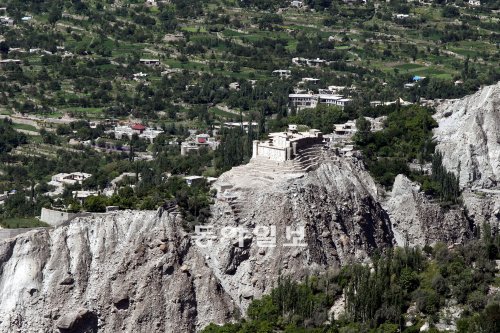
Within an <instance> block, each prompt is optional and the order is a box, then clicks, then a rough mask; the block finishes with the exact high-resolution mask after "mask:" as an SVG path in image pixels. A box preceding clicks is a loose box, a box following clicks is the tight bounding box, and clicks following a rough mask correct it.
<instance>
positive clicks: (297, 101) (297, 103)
mask: <svg viewBox="0 0 500 333" xmlns="http://www.w3.org/2000/svg"><path fill="white" fill-rule="evenodd" d="M323 91H324V89H323ZM288 99H289V106H290V108H295V109H296V110H298V111H300V110H303V109H309V108H315V107H316V106H317V105H318V104H326V105H330V106H339V107H341V108H344V107H345V106H346V105H348V104H349V103H351V102H352V100H351V99H350V98H345V97H344V96H342V95H334V94H317V95H316V94H289V95H288Z"/></svg>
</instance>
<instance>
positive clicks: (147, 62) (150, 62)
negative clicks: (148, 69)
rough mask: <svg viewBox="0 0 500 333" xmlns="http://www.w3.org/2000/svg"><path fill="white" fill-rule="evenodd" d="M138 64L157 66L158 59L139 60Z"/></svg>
mask: <svg viewBox="0 0 500 333" xmlns="http://www.w3.org/2000/svg"><path fill="white" fill-rule="evenodd" d="M139 62H140V63H141V64H143V65H146V66H158V65H160V59H139Z"/></svg>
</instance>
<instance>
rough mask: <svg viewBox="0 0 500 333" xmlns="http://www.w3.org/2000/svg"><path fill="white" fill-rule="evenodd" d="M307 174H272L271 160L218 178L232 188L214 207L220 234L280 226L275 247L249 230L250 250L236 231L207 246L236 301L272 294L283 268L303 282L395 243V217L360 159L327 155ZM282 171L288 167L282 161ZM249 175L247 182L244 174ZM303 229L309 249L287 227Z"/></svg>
mask: <svg viewBox="0 0 500 333" xmlns="http://www.w3.org/2000/svg"><path fill="white" fill-rule="evenodd" d="M321 159H322V161H321V163H320V164H319V167H318V168H317V169H315V170H314V171H310V172H309V173H301V172H296V171H294V170H293V168H291V169H290V170H289V172H274V171H273V168H278V167H277V166H275V165H273V164H272V163H268V164H265V163H260V164H259V165H258V166H257V165H255V163H254V162H251V163H250V164H248V165H245V166H240V167H237V168H234V169H233V170H231V171H229V172H227V173H226V174H224V175H223V177H221V179H219V181H218V183H216V184H215V185H216V187H217V186H218V185H221V184H224V185H225V186H226V187H229V186H232V187H231V188H230V189H228V190H226V191H225V193H224V194H222V193H219V196H220V199H219V200H217V202H216V203H215V205H214V207H213V210H212V212H213V217H212V219H211V220H210V223H211V225H213V226H214V231H215V233H216V234H225V232H224V230H226V229H225V228H227V227H241V228H244V229H245V230H250V232H251V231H252V230H254V228H255V227H256V226H265V227H273V226H275V227H276V246H275V247H263V246H260V245H259V241H258V239H257V237H255V236H252V235H250V236H249V238H248V240H246V241H245V242H244V247H243V248H242V249H240V248H239V247H237V246H238V239H237V235H235V236H234V237H226V238H219V239H216V240H215V241H214V242H213V245H212V246H207V247H202V248H200V251H202V252H203V253H204V255H205V257H206V259H207V263H208V265H209V266H210V268H211V269H212V271H213V272H214V274H215V275H216V276H218V277H219V278H220V280H221V284H222V286H223V288H224V290H226V291H227V292H228V293H229V294H230V295H231V297H232V298H233V300H234V301H235V302H236V303H237V304H238V305H239V306H240V307H241V308H242V310H243V311H245V309H246V307H247V306H248V304H249V303H250V301H251V299H252V298H254V297H259V296H261V295H262V294H263V293H267V292H269V291H270V289H271V288H272V287H273V286H274V283H275V282H276V281H277V278H278V276H279V274H280V273H282V274H286V275H289V276H292V277H295V278H297V279H300V278H301V277H304V276H305V275H308V274H313V273H319V272H323V271H325V269H327V268H331V267H339V266H340V265H342V264H345V263H347V262H349V261H351V260H357V261H363V260H367V259H368V255H369V254H370V253H372V252H373V251H375V250H376V249H380V250H383V249H384V248H387V247H389V246H392V245H393V235H392V231H391V229H390V222H389V217H388V215H387V214H386V212H385V211H384V210H383V209H382V207H381V206H380V204H379V203H378V202H377V200H376V186H375V184H374V182H373V180H372V178H371V177H370V176H369V174H368V173H367V172H366V171H365V170H364V168H363V167H362V166H361V164H360V162H359V161H358V160H357V159H356V158H339V157H335V156H332V155H331V154H327V153H323V156H322V157H321ZM280 168H281V170H283V168H287V166H280ZM242 178H244V179H245V181H242V180H241V179H242ZM301 226H303V227H304V230H305V233H304V236H305V239H304V243H305V244H306V246H303V247H300V246H286V245H285V244H287V243H289V240H288V239H287V237H286V228H287V227H290V228H291V229H293V230H295V229H296V228H299V227H301Z"/></svg>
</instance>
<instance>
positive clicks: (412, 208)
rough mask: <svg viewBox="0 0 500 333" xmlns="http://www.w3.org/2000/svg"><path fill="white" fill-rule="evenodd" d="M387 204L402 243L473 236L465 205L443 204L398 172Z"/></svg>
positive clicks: (395, 233)
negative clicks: (434, 200)
mask: <svg viewBox="0 0 500 333" xmlns="http://www.w3.org/2000/svg"><path fill="white" fill-rule="evenodd" d="M385 208H386V209H387V211H388V212H389V215H390V218H391V223H392V230H393V232H394V238H395V240H396V242H397V244H398V245H399V246H404V245H405V244H406V243H408V244H409V245H410V246H421V247H422V246H424V245H432V244H434V243H436V242H444V243H457V242H462V241H464V240H466V239H469V238H471V237H472V236H473V233H472V232H473V228H474V226H473V225H470V222H469V220H468V219H467V216H466V215H465V214H464V212H463V210H462V209H449V208H443V207H441V206H440V205H439V203H438V202H433V201H431V200H430V199H428V198H427V197H426V196H425V194H424V193H423V192H421V191H420V186H419V185H418V184H417V183H414V182H412V181H411V180H409V179H408V178H407V177H405V176H404V175H398V176H397V177H396V180H395V181H394V185H393V188H392V192H391V194H390V196H389V198H388V200H387V202H386V205H385Z"/></svg>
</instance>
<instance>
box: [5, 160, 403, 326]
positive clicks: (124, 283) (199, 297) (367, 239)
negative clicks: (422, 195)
mask: <svg viewBox="0 0 500 333" xmlns="http://www.w3.org/2000/svg"><path fill="white" fill-rule="evenodd" d="M259 167H262V165H260V166H257V165H255V164H254V163H250V164H249V165H247V166H243V167H239V168H235V169H233V170H232V171H230V172H229V173H227V174H225V176H224V177H222V179H221V180H220V183H222V182H225V184H226V187H227V186H230V185H232V188H231V189H230V190H229V191H227V193H224V194H223V193H219V199H217V200H216V203H215V205H214V206H213V209H212V213H213V217H212V218H211V219H210V221H209V223H208V225H207V227H209V228H212V231H213V232H214V234H216V235H222V236H225V237H221V236H219V237H218V238H217V239H215V240H214V241H213V243H212V244H211V245H210V246H207V247H204V246H198V245H196V242H195V241H194V240H195V239H196V235H197V234H196V233H195V234H193V235H188V234H186V233H185V232H184V231H183V230H182V228H180V227H179V223H180V222H179V221H178V220H177V219H175V218H173V217H172V216H169V215H167V214H166V213H165V214H163V216H160V215H161V212H137V211H123V212H113V213H106V214H96V215H94V216H92V217H85V218H77V219H75V220H74V221H72V222H71V223H69V225H66V226H61V227H58V228H56V229H53V230H42V231H31V232H28V233H26V234H23V235H20V236H18V237H17V238H14V239H10V240H8V241H5V242H3V243H1V244H0V331H5V332H16V331H19V332H67V331H71V332H97V331H99V332H117V331H126V332H158V331H161V332H194V331H196V330H197V329H200V328H201V327H204V326H205V325H207V324H208V323H209V322H219V323H220V322H226V321H228V320H229V319H230V317H231V316H232V315H233V314H234V313H235V312H239V311H245V309H246V307H247V305H248V304H249V302H250V301H251V299H252V298H254V297H257V296H260V295H261V294H262V293H264V292H267V291H269V290H270V289H271V288H272V287H273V285H274V283H275V281H276V280H277V278H278V276H279V274H280V273H283V274H289V275H292V276H294V277H297V278H300V277H303V276H304V275H306V274H310V273H313V272H321V271H324V270H325V269H330V268H332V267H334V266H339V265H341V264H343V263H346V262H348V261H350V260H364V259H366V258H367V257H368V255H369V254H370V253H371V252H373V251H375V250H376V249H383V248H386V247H388V246H391V245H392V239H393V237H392V232H391V230H390V224H389V219H388V216H387V214H386V213H385V212H384V210H383V209H382V207H381V206H380V205H379V204H378V203H377V201H376V198H375V197H374V193H375V191H376V187H375V184H374V183H373V181H372V180H371V178H370V177H369V176H368V174H367V173H366V171H364V169H363V168H362V166H361V165H360V164H359V162H358V161H357V160H356V159H352V160H350V159H341V158H336V157H335V156H332V159H331V160H329V161H325V163H321V164H320V165H319V167H317V169H316V170H315V171H311V172H309V173H306V172H302V171H300V170H296V168H295V167H293V166H288V167H287V166H279V167H280V168H281V167H283V168H285V169H286V168H289V169H287V170H288V172H280V171H279V170H283V169H279V170H278V169H276V171H273V170H272V169H269V168H271V167H272V166H266V168H265V169H266V170H267V173H266V172H263V171H262V170H260V171H259V170H257V169H258V168H259ZM274 167H275V168H276V167H278V166H277V165H275V166H274ZM241 174H244V175H245V177H244V179H245V181H241V177H240V175H241ZM273 175H274V178H273ZM228 184H230V185H228ZM219 185H220V184H219ZM255 226H276V244H275V245H276V246H274V247H264V246H262V244H261V241H262V239H260V238H258V237H257V236H256V235H254V234H252V232H251V231H253V230H254V227H255ZM228 227H231V228H232V227H241V228H245V229H246V230H248V231H250V232H249V233H246V234H244V235H243V236H242V237H241V239H240V237H238V236H237V235H230V233H231V232H230V230H231V228H228ZM287 227H292V230H291V231H297V230H296V228H298V227H304V234H303V238H302V237H300V235H299V237H298V241H299V243H300V244H298V246H295V245H294V246H285V243H290V242H291V241H292V239H291V238H290V237H287ZM288 236H290V235H288ZM191 237H193V239H191ZM240 241H241V246H240ZM200 244H201V245H204V244H205V243H203V242H201V243H200ZM300 245H304V246H300Z"/></svg>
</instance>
